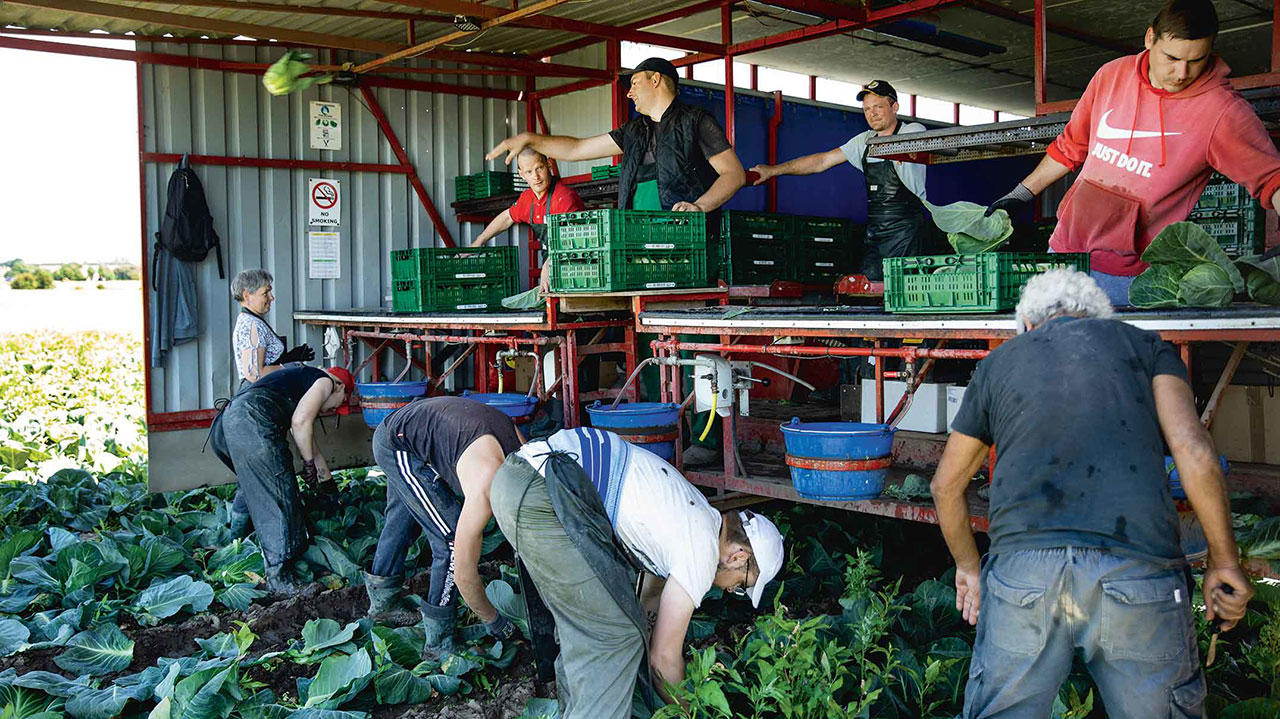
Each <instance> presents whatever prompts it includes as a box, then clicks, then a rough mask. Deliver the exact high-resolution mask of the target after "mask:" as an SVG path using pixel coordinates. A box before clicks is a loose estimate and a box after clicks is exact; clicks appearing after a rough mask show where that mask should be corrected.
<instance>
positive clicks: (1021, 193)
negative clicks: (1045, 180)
mask: <svg viewBox="0 0 1280 719" xmlns="http://www.w3.org/2000/svg"><path fill="white" fill-rule="evenodd" d="M1035 198H1036V196H1035V195H1033V194H1031V190H1028V189H1027V187H1026V185H1023V184H1022V183H1021V182H1019V183H1018V184H1017V185H1016V186H1014V188H1013V189H1012V190H1010V191H1009V194H1007V195H1005V196H1004V197H1001V198H1000V199H998V200H996V201H995V202H993V203H991V205H990V206H988V207H987V211H986V212H984V213H983V214H982V216H983V217H990V216H991V215H992V213H994V212H995V211H996V210H1004V211H1005V212H1008V213H1009V214H1010V215H1013V213H1014V212H1016V211H1017V210H1018V209H1020V208H1021V207H1022V206H1023V205H1025V204H1027V203H1029V202H1031V201H1032V200H1034V199H1035Z"/></svg>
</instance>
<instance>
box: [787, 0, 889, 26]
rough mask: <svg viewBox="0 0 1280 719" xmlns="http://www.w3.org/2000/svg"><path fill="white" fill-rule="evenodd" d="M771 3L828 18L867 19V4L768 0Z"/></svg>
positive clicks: (820, 0) (821, 0)
mask: <svg viewBox="0 0 1280 719" xmlns="http://www.w3.org/2000/svg"><path fill="white" fill-rule="evenodd" d="M767 2H768V4H769V5H772V6H774V7H780V8H783V9H786V10H795V11H796V12H801V13H804V14H806V15H813V16H814V17H820V18H824V19H827V20H851V21H853V22H862V21H864V20H866V19H867V8H866V6H865V5H863V6H862V7H856V6H853V5H841V4H839V3H834V2H829V0H767Z"/></svg>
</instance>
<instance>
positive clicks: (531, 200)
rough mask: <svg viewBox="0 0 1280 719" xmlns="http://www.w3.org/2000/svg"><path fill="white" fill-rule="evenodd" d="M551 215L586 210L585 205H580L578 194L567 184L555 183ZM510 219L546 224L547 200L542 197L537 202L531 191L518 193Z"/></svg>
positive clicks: (580, 200)
mask: <svg viewBox="0 0 1280 719" xmlns="http://www.w3.org/2000/svg"><path fill="white" fill-rule="evenodd" d="M550 199H551V203H550V204H551V214H553V215H556V214H559V213H561V212H577V211H578V210H584V209H586V207H587V206H586V205H584V204H583V203H582V198H581V197H578V193H576V192H574V191H573V188H572V187H569V185H568V183H565V182H559V181H557V182H556V185H555V187H554V188H553V189H552V190H551V198H550ZM510 212H511V219H513V220H515V221H516V222H526V223H529V224H544V223H546V214H547V198H546V197H543V198H542V199H541V200H539V199H538V198H537V197H535V196H534V194H533V190H525V191H524V192H521V193H520V198H519V199H517V200H516V203H515V204H514V205H512V206H511V210H510Z"/></svg>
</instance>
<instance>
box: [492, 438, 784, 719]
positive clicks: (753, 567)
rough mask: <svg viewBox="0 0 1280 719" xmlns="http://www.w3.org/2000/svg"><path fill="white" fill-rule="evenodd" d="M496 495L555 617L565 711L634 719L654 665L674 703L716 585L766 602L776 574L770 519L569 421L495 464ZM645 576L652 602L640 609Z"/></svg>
mask: <svg viewBox="0 0 1280 719" xmlns="http://www.w3.org/2000/svg"><path fill="white" fill-rule="evenodd" d="M490 500H491V502H492V505H493V514H494V517H496V518H497V520H498V526H499V527H501V528H502V532H503V534H504V535H506V537H507V540H508V541H510V542H511V544H512V546H514V547H515V550H516V554H517V555H519V557H520V559H521V560H522V561H523V562H524V565H525V567H527V568H528V570H529V573H530V576H531V577H532V579H533V583H534V586H535V587H536V588H537V590H538V594H540V595H541V597H542V599H543V600H544V601H545V602H546V604H547V607H548V608H549V609H550V610H551V614H552V616H553V617H554V618H555V625H556V634H557V636H558V637H559V642H560V656H559V657H558V658H557V659H556V689H557V692H558V693H559V698H560V702H561V705H562V709H563V716H564V717H565V719H626V718H627V717H630V716H631V696H632V691H633V690H634V689H635V687H636V679H637V676H638V673H637V672H642V675H643V676H644V677H646V681H645V683H646V685H647V684H648V681H647V677H648V676H649V670H650V669H651V670H652V672H653V673H654V679H655V680H656V684H657V687H658V689H659V691H660V692H661V693H663V696H664V697H666V698H669V696H667V694H666V693H665V686H666V685H667V684H670V685H675V684H679V683H680V682H681V681H683V680H684V666H685V662H684V638H685V632H686V631H687V630H688V627H689V620H690V618H691V617H692V616H693V611H694V609H696V608H697V607H698V605H699V604H700V603H701V602H702V597H703V595H704V594H706V593H707V591H709V590H710V589H711V587H712V586H716V587H720V588H721V589H725V590H727V591H729V592H731V593H734V594H739V595H742V596H744V597H750V598H751V602H752V605H753V606H756V607H758V606H759V605H760V597H761V595H762V593H763V592H764V587H765V585H766V584H767V583H768V582H769V581H770V580H772V579H773V578H774V576H776V575H777V573H778V571H779V570H780V569H781V568H782V563H783V548H782V535H780V534H779V533H778V529H777V527H775V526H774V525H773V523H772V522H770V521H769V520H768V519H766V518H765V517H764V516H763V515H759V514H755V513H753V512H750V511H730V512H724V513H721V512H718V511H716V510H715V509H714V508H712V507H711V505H710V504H708V502H707V500H706V498H705V497H703V496H702V493H701V492H699V491H698V490H697V489H696V488H694V487H693V485H691V484H689V482H687V481H686V480H685V478H684V477H683V476H681V474H680V473H679V472H678V471H677V470H676V468H675V467H672V466H671V465H670V464H667V463H666V462H665V461H664V460H662V459H661V458H660V457H658V456H657V455H655V454H653V453H652V452H649V451H648V450H645V449H641V448H639V447H635V446H633V445H631V444H628V443H627V442H624V441H623V440H622V439H621V438H620V437H618V435H616V434H613V433H612V432H605V431H602V430H598V429H585V428H578V429H566V430H561V431H559V432H557V433H555V434H554V435H552V436H551V437H550V438H548V439H547V440H546V441H535V442H530V443H529V444H526V445H525V446H524V447H522V448H521V449H520V450H519V451H518V452H515V453H514V454H512V455H511V456H510V457H508V458H507V461H506V462H505V463H504V464H503V465H502V469H500V470H498V474H497V476H496V477H494V480H493V488H492V490H491V494H490ZM641 574H643V575H644V577H645V579H646V583H645V591H644V596H646V597H652V598H653V601H646V603H645V604H646V605H645V607H644V608H642V607H641V604H640V602H638V601H637V599H636V593H635V587H636V580H637V578H638V576H639V575H641ZM646 615H647V616H646ZM650 628H652V635H650ZM646 650H647V652H646ZM646 653H647V654H648V658H649V661H648V664H647V665H644V664H642V661H641V660H642V658H643V657H644V656H645V655H646Z"/></svg>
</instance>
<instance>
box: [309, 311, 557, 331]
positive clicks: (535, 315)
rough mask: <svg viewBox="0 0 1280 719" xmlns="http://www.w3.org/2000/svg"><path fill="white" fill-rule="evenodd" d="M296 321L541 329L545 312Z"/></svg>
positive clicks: (376, 314) (315, 314) (320, 314)
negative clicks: (533, 326) (496, 326)
mask: <svg viewBox="0 0 1280 719" xmlns="http://www.w3.org/2000/svg"><path fill="white" fill-rule="evenodd" d="M293 319H294V320H297V321H299V322H314V323H331V324H347V325H350V324H359V323H362V322H367V323H368V324H380V325H404V326H410V327H417V326H423V325H441V326H445V325H448V326H455V327H456V326H459V325H541V324H544V323H545V322H546V319H547V318H546V315H545V314H544V313H543V312H392V311H390V310H385V309H379V308H376V307H374V308H365V309H351V310H297V311H295V312H294V313H293Z"/></svg>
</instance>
